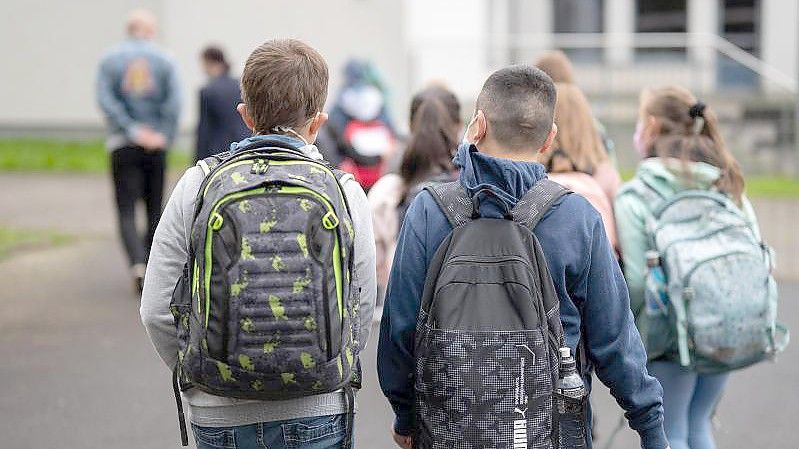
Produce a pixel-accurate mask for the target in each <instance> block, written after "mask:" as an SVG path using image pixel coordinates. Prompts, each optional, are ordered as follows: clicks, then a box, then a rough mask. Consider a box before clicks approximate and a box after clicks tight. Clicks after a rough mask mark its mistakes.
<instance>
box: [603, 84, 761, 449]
mask: <svg viewBox="0 0 799 449" xmlns="http://www.w3.org/2000/svg"><path fill="white" fill-rule="evenodd" d="M633 141H634V145H635V149H636V151H637V153H638V155H639V157H640V158H641V163H640V164H639V166H638V169H637V171H636V174H635V177H634V178H633V179H632V180H631V181H630V182H628V183H627V184H625V185H624V186H622V188H621V189H620V190H619V193H618V194H617V196H616V201H615V208H614V210H615V214H616V226H617V230H618V237H619V242H620V246H621V256H622V261H623V267H624V276H625V278H626V280H627V285H628V287H629V290H630V306H631V308H632V310H633V313H634V314H635V317H636V321H637V322H638V323H639V327H640V326H641V324H642V323H645V320H643V321H642V320H640V318H641V317H642V314H645V313H647V312H646V311H645V310H644V309H645V308H646V306H645V304H644V291H645V282H646V281H645V279H646V272H647V268H646V267H647V262H648V261H647V254H646V253H647V252H648V250H649V249H650V239H651V238H652V236H651V235H650V234H649V232H648V224H649V223H652V222H653V218H654V216H653V210H654V209H655V208H656V207H657V206H658V204H662V201H665V200H668V199H669V198H671V197H673V196H674V195H676V194H677V193H679V192H681V191H685V190H708V191H711V190H712V191H717V192H721V193H723V194H726V195H727V196H728V197H729V198H730V199H731V200H732V201H733V202H734V203H735V204H736V205H738V207H740V208H741V210H742V211H743V212H744V215H746V216H747V218H748V219H749V222H750V223H752V227H753V229H752V230H753V232H754V233H755V234H756V235H757V236H758V238H759V230H758V229H757V222H756V219H755V216H754V213H753V210H752V207H751V205H750V204H749V202H748V201H747V199H746V197H745V196H744V179H743V175H742V173H741V168H740V166H739V165H738V162H737V161H736V160H735V158H733V156H732V154H731V153H730V151H729V149H728V148H727V145H726V144H725V143H724V140H723V139H722V137H721V133H720V132H719V124H718V119H717V118H716V115H715V114H714V113H713V110H712V109H711V108H710V107H709V106H708V105H706V104H704V103H703V102H701V101H699V100H698V99H697V98H696V97H695V96H694V95H693V94H691V93H690V92H689V91H687V90H686V89H684V88H681V87H676V86H672V87H664V88H659V89H646V90H644V91H643V92H642V94H641V97H640V108H639V113H638V122H637V124H636V129H635V135H634V137H633ZM649 192H651V194H648V193H649ZM644 193H647V194H644ZM646 198H649V200H647V199H646ZM652 198H660V200H657V201H653V200H652ZM651 257H652V256H650V259H651ZM764 288H765V287H764ZM644 326H645V324H644ZM643 335H644V336H646V332H643ZM648 369H649V372H650V374H652V375H653V376H655V377H656V378H657V379H658V380H659V381H660V383H661V385H662V386H663V408H664V412H665V415H664V417H665V418H664V419H665V421H664V426H665V429H666V435H667V437H668V440H669V443H670V444H671V448H672V449H714V448H715V443H714V440H713V434H712V429H711V423H710V421H711V417H712V414H713V411H714V409H715V406H716V403H717V402H718V400H719V398H720V397H721V394H722V392H723V390H724V387H725V385H726V382H727V378H728V373H726V372H725V373H721V374H698V373H696V372H694V371H692V370H690V369H687V368H684V367H682V366H681V365H680V363H678V362H676V361H673V358H666V357H664V356H663V355H657V354H652V353H650V361H649V364H648Z"/></svg>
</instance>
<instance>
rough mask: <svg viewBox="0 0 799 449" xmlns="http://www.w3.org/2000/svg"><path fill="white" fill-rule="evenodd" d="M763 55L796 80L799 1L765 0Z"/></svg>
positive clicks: (762, 25)
mask: <svg viewBox="0 0 799 449" xmlns="http://www.w3.org/2000/svg"><path fill="white" fill-rule="evenodd" d="M760 16H761V22H760V23H761V28H760V45H761V48H762V55H761V57H762V58H763V60H764V61H765V62H766V63H768V64H769V65H771V66H773V67H775V68H776V69H778V70H779V71H781V72H782V73H784V74H786V75H788V76H790V77H792V78H794V79H796V77H797V74H798V73H799V72H798V71H797V54H799V43H798V42H797V37H798V35H797V33H798V32H799V27H798V26H797V23H799V1H797V0H762V4H761V11H760Z"/></svg>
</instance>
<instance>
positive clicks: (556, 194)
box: [511, 178, 571, 231]
mask: <svg viewBox="0 0 799 449" xmlns="http://www.w3.org/2000/svg"><path fill="white" fill-rule="evenodd" d="M570 193H571V190H569V189H567V188H566V187H563V186H562V185H560V184H558V183H556V182H555V181H551V180H549V179H546V178H545V179H542V180H540V181H538V182H537V183H535V185H534V186H533V188H531V189H530V190H529V191H527V193H525V194H524V196H523V197H522V199H521V200H519V202H518V203H516V207H514V208H513V210H512V211H511V215H512V216H513V219H514V220H515V221H516V222H517V223H519V224H522V225H524V226H526V227H527V229H529V230H531V231H532V230H533V229H535V227H536V225H537V224H538V222H539V221H541V218H543V217H544V215H545V214H546V212H547V211H548V210H549V208H550V207H552V205H553V204H555V202H556V201H558V200H559V199H561V198H562V197H563V196H565V195H568V194H570Z"/></svg>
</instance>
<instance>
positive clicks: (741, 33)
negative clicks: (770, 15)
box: [718, 0, 760, 88]
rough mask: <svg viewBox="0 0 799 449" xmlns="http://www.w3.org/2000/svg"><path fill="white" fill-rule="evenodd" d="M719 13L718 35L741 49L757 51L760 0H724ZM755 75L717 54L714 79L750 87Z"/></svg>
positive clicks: (758, 45)
mask: <svg viewBox="0 0 799 449" xmlns="http://www.w3.org/2000/svg"><path fill="white" fill-rule="evenodd" d="M722 3H723V5H724V8H723V10H722V11H721V14H720V17H719V19H720V21H721V24H720V32H721V36H722V37H724V38H725V39H727V40H728V41H730V42H732V43H733V44H735V45H737V46H738V47H740V48H741V49H743V50H745V51H747V52H749V53H751V54H753V55H755V56H758V55H759V54H760V30H759V24H760V1H758V0H724V2H722ZM757 78H758V77H757V75H756V74H755V73H754V72H752V71H751V70H750V69H748V68H747V67H744V66H742V65H741V64H739V63H737V62H735V61H733V60H731V59H729V58H727V57H726V56H723V55H722V56H721V57H720V58H719V64H718V80H719V82H720V83H721V84H722V85H724V86H728V87H740V88H746V87H753V86H755V85H757V81H758V79H757Z"/></svg>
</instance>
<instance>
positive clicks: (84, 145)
mask: <svg viewBox="0 0 799 449" xmlns="http://www.w3.org/2000/svg"><path fill="white" fill-rule="evenodd" d="M167 160H168V166H169V169H170V170H172V171H182V170H183V169H185V168H186V167H188V166H189V164H190V163H191V155H190V154H188V153H187V152H185V151H179V150H173V151H170V152H169V153H168V155H167ZM0 171H36V172H81V173H103V172H107V171H108V152H107V151H106V150H105V147H104V144H103V142H102V141H99V140H98V141H65V140H53V139H0ZM633 174H634V171H633V170H629V169H622V170H621V175H622V178H623V179H624V180H628V179H630V178H632V176H633ZM746 192H747V194H748V195H749V196H750V197H752V198H790V199H799V178H791V177H788V176H762V175H760V176H750V177H748V178H747V179H746Z"/></svg>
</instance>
